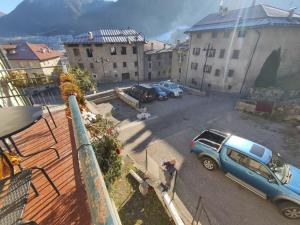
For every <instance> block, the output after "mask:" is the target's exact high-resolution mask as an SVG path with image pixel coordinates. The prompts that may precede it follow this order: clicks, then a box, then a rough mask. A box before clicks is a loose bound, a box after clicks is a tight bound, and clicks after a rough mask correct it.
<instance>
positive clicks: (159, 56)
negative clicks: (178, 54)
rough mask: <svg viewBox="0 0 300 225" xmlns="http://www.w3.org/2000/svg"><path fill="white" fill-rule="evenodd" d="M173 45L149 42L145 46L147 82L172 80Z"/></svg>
mask: <svg viewBox="0 0 300 225" xmlns="http://www.w3.org/2000/svg"><path fill="white" fill-rule="evenodd" d="M172 51H173V48H172V46H171V45H168V44H166V43H163V42H160V41H157V40H149V41H147V43H146V44H145V61H144V68H145V78H146V80H162V79H170V78H171V75H172Z"/></svg>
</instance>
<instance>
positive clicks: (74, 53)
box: [73, 48, 80, 56]
mask: <svg viewBox="0 0 300 225" xmlns="http://www.w3.org/2000/svg"><path fill="white" fill-rule="evenodd" d="M73 55H74V56H80V50H79V48H73Z"/></svg>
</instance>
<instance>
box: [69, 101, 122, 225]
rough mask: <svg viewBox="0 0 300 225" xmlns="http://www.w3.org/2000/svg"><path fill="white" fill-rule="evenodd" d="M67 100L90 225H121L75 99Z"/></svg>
mask: <svg viewBox="0 0 300 225" xmlns="http://www.w3.org/2000/svg"><path fill="white" fill-rule="evenodd" d="M68 100H69V106H70V109H71V114H72V124H73V130H74V136H75V142H76V147H77V149H78V158H79V162H80V167H81V171H82V177H83V181H84V185H85V189H86V193H87V197H88V205H89V209H90V213H91V218H92V224H93V225H121V222H120V218H119V215H118V213H117V210H116V208H115V207H114V205H113V204H112V201H111V199H110V197H109V195H108V191H107V188H106V186H105V183H104V179H103V176H102V173H101V170H100V167H99V164H98V162H97V159H96V156H95V153H94V150H93V147H92V145H91V142H90V140H89V138H88V134H87V131H86V128H85V125H84V123H83V120H82V117H81V113H80V110H79V106H78V104H77V100H76V97H75V96H74V95H71V96H70V97H69V99H68Z"/></svg>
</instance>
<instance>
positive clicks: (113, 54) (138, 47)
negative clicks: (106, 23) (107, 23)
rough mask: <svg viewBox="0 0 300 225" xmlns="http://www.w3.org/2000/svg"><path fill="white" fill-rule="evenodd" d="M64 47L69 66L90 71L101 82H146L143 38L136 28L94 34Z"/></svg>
mask: <svg viewBox="0 0 300 225" xmlns="http://www.w3.org/2000/svg"><path fill="white" fill-rule="evenodd" d="M64 46H65V49H66V52H67V55H68V59H69V63H70V65H71V66H72V67H79V68H81V69H83V70H87V71H89V72H90V73H91V75H92V76H93V78H94V79H95V80H96V81H97V82H98V83H103V82H120V81H128V80H138V79H140V80H143V79H144V64H143V61H144V37H143V36H142V35H141V34H140V33H138V32H137V31H135V30H133V29H117V30H114V29H107V30H96V31H91V32H87V33H84V34H81V35H78V36H75V37H74V38H72V39H71V40H68V41H66V42H65V43H64ZM138 75H139V76H138Z"/></svg>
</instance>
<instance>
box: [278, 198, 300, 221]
mask: <svg viewBox="0 0 300 225" xmlns="http://www.w3.org/2000/svg"><path fill="white" fill-rule="evenodd" d="M278 208H279V209H280V210H281V212H282V214H283V215H284V216H285V217H287V218H289V219H300V205H297V204H295V203H293V202H288V201H285V202H280V203H279V204H278Z"/></svg>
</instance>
